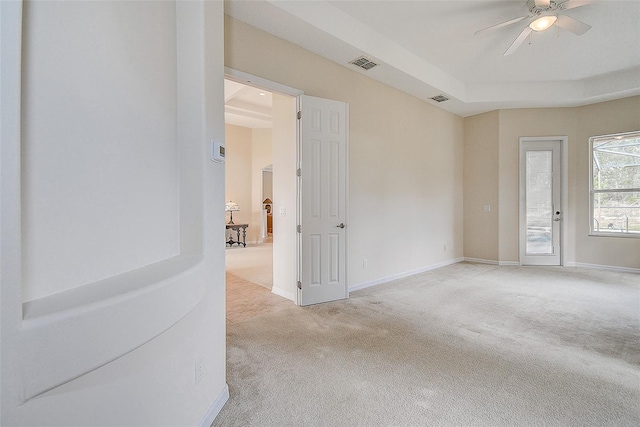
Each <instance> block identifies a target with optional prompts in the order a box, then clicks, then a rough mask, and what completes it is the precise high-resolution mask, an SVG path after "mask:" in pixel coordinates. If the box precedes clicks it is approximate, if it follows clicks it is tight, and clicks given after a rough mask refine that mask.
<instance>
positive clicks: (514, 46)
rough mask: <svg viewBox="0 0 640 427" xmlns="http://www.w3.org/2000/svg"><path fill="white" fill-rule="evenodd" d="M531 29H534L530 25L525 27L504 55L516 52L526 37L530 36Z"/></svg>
mask: <svg viewBox="0 0 640 427" xmlns="http://www.w3.org/2000/svg"><path fill="white" fill-rule="evenodd" d="M531 31H533V30H532V29H531V28H529V27H528V26H527V27H524V30H522V32H521V33H520V35H519V36H518V38H516V39H515V40H514V41H513V43H511V46H509V49H507V50H506V51H505V53H504V56H507V55H511V54H512V53H513V52H515V51H516V49H518V48H519V47H520V45H521V44H522V42H523V41H525V40H526V38H527V37H528V36H529V34H531Z"/></svg>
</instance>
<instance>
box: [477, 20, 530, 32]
mask: <svg viewBox="0 0 640 427" xmlns="http://www.w3.org/2000/svg"><path fill="white" fill-rule="evenodd" d="M527 18H530V16H521V17H519V18H515V19H512V20H510V21H506V22H502V23H500V24H496V25H492V26H490V27H487V28H483V29H482V30H478V31H476V32H475V35H476V36H477V35H478V34H481V33H484V32H485V31H493V30H497V29H499V28H503V27H507V26H509V25H511V24H515V23H516V22H520V21H522V20H523V19H527Z"/></svg>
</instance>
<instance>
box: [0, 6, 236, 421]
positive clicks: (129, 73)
mask: <svg viewBox="0 0 640 427" xmlns="http://www.w3.org/2000/svg"><path fill="white" fill-rule="evenodd" d="M222 9H223V6H222V3H221V2H33V3H31V2H28V3H25V4H22V2H18V1H16V2H1V3H0V24H1V25H0V31H1V36H2V45H1V46H0V49H1V50H0V55H1V56H0V58H1V59H2V61H1V64H2V94H3V96H2V117H1V118H0V132H1V135H2V139H1V143H2V145H1V150H0V166H1V167H0V174H1V180H0V183H1V184H0V185H1V186H0V190H1V195H2V198H1V200H2V204H1V205H0V231H1V233H2V246H1V247H0V253H1V255H2V256H1V257H0V281H1V286H0V306H1V314H0V321H1V323H0V328H1V329H0V331H1V334H2V336H1V338H2V340H1V341H2V347H1V351H0V368H1V369H0V375H1V377H2V390H1V393H2V406H1V410H0V424H2V425H67V426H68V425H196V424H199V423H201V424H206V425H208V424H210V422H211V421H212V419H213V417H214V416H215V414H216V413H217V412H216V411H217V410H219V408H220V407H221V405H222V404H223V403H224V401H225V399H226V396H227V395H228V391H227V387H226V383H225V327H224V325H225V314H224V293H225V289H224V288H225V286H224V245H223V240H224V239H223V237H224V228H223V227H222V224H223V222H224V211H223V208H222V206H223V205H224V165H222V164H218V163H214V162H212V161H211V160H210V159H209V153H210V148H209V141H210V140H211V139H218V140H224V112H223V99H224V96H223V85H222V82H223V74H224V69H223V32H222V27H223V25H222V23H223V10H222ZM21 114H22V117H21ZM196 366H201V367H202V372H203V375H202V377H201V378H200V379H199V380H198V381H196V378H195V370H196V369H195V368H196Z"/></svg>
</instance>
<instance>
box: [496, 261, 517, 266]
mask: <svg viewBox="0 0 640 427" xmlns="http://www.w3.org/2000/svg"><path fill="white" fill-rule="evenodd" d="M498 265H500V266H505V265H506V266H509V265H510V266H514V265H515V266H518V267H519V266H520V262H518V261H499V262H498Z"/></svg>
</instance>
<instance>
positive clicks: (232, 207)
mask: <svg viewBox="0 0 640 427" xmlns="http://www.w3.org/2000/svg"><path fill="white" fill-rule="evenodd" d="M224 210H225V212H230V213H231V218H229V224H233V213H234V212H237V211H239V210H240V207H239V206H238V204H237V203H236V202H234V201H232V200H229V201H228V202H227V203H225V204H224Z"/></svg>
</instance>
